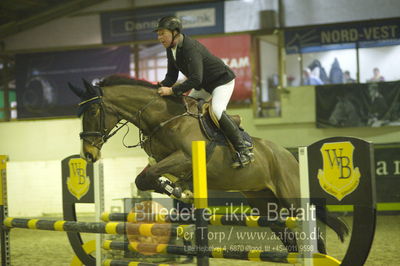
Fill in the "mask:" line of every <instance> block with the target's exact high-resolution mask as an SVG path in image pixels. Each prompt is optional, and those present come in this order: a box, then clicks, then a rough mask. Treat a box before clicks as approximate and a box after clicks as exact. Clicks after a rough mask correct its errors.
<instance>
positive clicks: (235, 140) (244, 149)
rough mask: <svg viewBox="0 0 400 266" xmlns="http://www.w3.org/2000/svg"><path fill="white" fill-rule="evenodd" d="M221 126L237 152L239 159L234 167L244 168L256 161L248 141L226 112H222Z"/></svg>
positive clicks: (237, 158)
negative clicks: (247, 143)
mask: <svg viewBox="0 0 400 266" xmlns="http://www.w3.org/2000/svg"><path fill="white" fill-rule="evenodd" d="M219 125H220V127H221V129H222V131H223V132H224V134H225V136H226V137H227V138H228V139H229V141H230V142H231V143H232V145H233V146H234V147H235V150H236V152H237V157H236V159H235V162H234V163H233V164H232V167H233V168H238V167H244V166H246V165H247V164H249V163H250V162H252V161H254V154H253V153H252V152H251V150H250V149H251V148H250V147H249V146H248V145H246V140H245V139H243V136H242V134H241V132H240V129H239V127H238V125H237V124H236V123H235V122H234V121H233V120H232V119H231V118H230V117H229V116H228V115H227V114H226V113H225V112H222V116H221V119H220V120H219Z"/></svg>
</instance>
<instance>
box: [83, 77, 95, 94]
mask: <svg viewBox="0 0 400 266" xmlns="http://www.w3.org/2000/svg"><path fill="white" fill-rule="evenodd" d="M82 81H83V85H85V88H86V90H87V91H88V92H89V93H90V94H96V90H95V89H94V88H93V85H92V84H90V83H89V82H88V81H87V80H86V79H82Z"/></svg>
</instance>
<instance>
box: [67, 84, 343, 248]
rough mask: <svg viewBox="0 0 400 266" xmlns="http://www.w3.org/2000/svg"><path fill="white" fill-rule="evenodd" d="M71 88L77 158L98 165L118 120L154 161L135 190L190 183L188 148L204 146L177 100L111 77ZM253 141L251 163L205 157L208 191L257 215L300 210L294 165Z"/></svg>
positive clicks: (334, 221)
mask: <svg viewBox="0 0 400 266" xmlns="http://www.w3.org/2000/svg"><path fill="white" fill-rule="evenodd" d="M70 87H71V89H73V91H74V92H75V93H76V94H77V95H78V96H79V97H80V98H81V103H80V109H79V113H80V114H82V115H83V117H82V123H83V132H82V133H81V138H82V139H83V147H82V156H83V157H84V158H86V160H89V161H96V160H98V159H99V158H100V150H101V148H102V145H103V144H104V142H105V141H106V140H107V139H108V138H109V137H111V136H112V134H113V133H111V132H113V131H112V130H113V128H114V127H115V126H116V125H117V124H118V123H119V121H120V120H126V121H128V122H130V123H132V124H134V125H135V126H136V127H138V128H139V130H140V131H141V132H142V133H143V135H144V136H145V140H144V142H143V143H142V147H143V148H144V150H145V152H146V153H147V154H148V155H149V156H151V157H154V158H155V161H156V163H155V164H154V165H151V166H150V165H148V166H147V167H146V168H145V170H144V171H143V172H142V173H141V174H140V175H139V176H138V177H137V178H136V185H137V187H138V189H140V190H156V191H159V181H158V179H159V177H160V176H162V175H163V174H171V175H173V176H176V177H177V178H179V182H180V183H181V185H184V184H185V183H189V182H191V174H192V165H191V143H192V141H195V140H205V141H206V142H207V143H209V141H208V140H207V139H206V137H205V136H204V134H203V133H202V130H201V128H200V125H199V121H198V118H197V117H196V116H194V115H191V114H190V113H188V112H187V109H186V108H185V105H184V104H183V102H182V98H181V97H179V98H178V97H174V96H170V97H161V96H159V95H158V94H157V89H156V86H155V85H153V84H151V83H147V82H144V81H140V80H133V79H128V78H120V77H116V76H110V77H108V78H106V79H104V80H103V81H102V82H101V83H100V84H99V86H92V85H90V84H89V83H87V82H86V83H85V87H86V88H85V89H81V88H77V87H74V86H72V85H70ZM253 141H254V155H255V162H254V163H251V164H250V165H248V166H246V167H244V168H240V169H234V168H231V166H230V165H231V163H232V155H231V151H230V150H229V148H228V147H226V146H222V145H218V146H216V147H215V149H214V151H213V152H212V153H211V154H210V155H208V158H207V178H208V188H209V189H214V190H223V191H230V190H236V191H241V192H242V193H243V195H244V196H245V197H246V198H247V201H248V203H249V204H250V206H251V207H252V208H258V210H259V212H260V214H261V215H267V214H268V213H267V212H268V209H267V202H273V203H276V204H278V206H279V207H280V208H281V207H285V208H290V207H296V208H300V191H299V190H300V184H299V166H298V162H297V160H296V159H295V158H294V156H293V155H292V154H291V153H290V152H289V151H288V150H286V149H284V148H283V147H281V146H279V145H277V144H275V143H273V142H271V141H268V140H263V139H260V138H253ZM317 215H318V214H317ZM320 218H321V220H322V221H323V222H325V223H326V224H327V225H328V226H329V227H331V228H332V229H333V230H334V231H335V232H336V233H337V234H338V236H339V237H340V238H341V239H342V240H343V238H344V236H345V235H346V234H347V233H348V232H347V226H346V225H345V224H344V223H343V222H342V221H341V220H340V219H338V218H336V217H335V216H333V215H331V214H328V215H324V216H321V217H320ZM271 229H272V230H273V231H274V232H275V233H276V234H278V236H279V237H281V236H283V235H284V230H285V228H281V227H274V226H273V227H272V228H271ZM283 238H284V239H282V238H281V240H282V242H283V243H284V244H285V246H286V247H287V248H288V250H290V251H296V250H297V246H296V242H295V240H293V239H287V238H286V237H283ZM321 242H322V240H321ZM295 246H296V247H295ZM319 249H320V252H322V253H325V247H324V244H323V243H319Z"/></svg>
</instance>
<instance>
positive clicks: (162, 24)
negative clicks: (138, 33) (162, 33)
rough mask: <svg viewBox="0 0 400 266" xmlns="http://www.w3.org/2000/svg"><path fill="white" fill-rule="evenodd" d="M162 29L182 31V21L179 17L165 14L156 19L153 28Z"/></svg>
mask: <svg viewBox="0 0 400 266" xmlns="http://www.w3.org/2000/svg"><path fill="white" fill-rule="evenodd" d="M162 29H167V30H170V31H174V30H176V31H177V32H178V33H181V31H182V22H181V20H180V19H179V18H177V17H175V16H166V17H163V18H161V19H160V20H159V21H158V25H157V28H155V29H154V31H155V32H156V31H158V30H162Z"/></svg>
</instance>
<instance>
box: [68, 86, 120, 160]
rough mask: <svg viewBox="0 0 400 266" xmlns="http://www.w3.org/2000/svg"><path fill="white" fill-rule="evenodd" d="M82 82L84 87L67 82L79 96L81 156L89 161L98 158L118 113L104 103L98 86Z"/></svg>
mask: <svg viewBox="0 0 400 266" xmlns="http://www.w3.org/2000/svg"><path fill="white" fill-rule="evenodd" d="M83 82H84V85H85V86H84V89H82V88H78V87H75V86H73V85H72V84H70V83H68V85H69V87H70V89H71V90H72V91H73V92H74V93H75V94H76V95H77V96H79V98H80V100H81V102H80V103H79V109H78V116H81V117H82V132H81V133H80V134H79V135H80V138H81V140H82V150H81V156H82V158H84V159H86V160H87V161H90V162H95V161H97V160H98V159H100V150H101V148H102V146H103V144H104V143H105V142H106V141H107V139H108V138H110V134H109V133H110V132H111V130H112V129H113V128H114V127H115V125H116V124H117V123H118V121H119V118H118V114H117V113H116V112H115V111H114V110H113V109H112V108H111V107H110V106H107V104H106V103H104V100H103V92H102V89H101V88H100V87H97V86H92V85H91V84H90V83H88V82H87V81H85V80H84V81H83Z"/></svg>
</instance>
